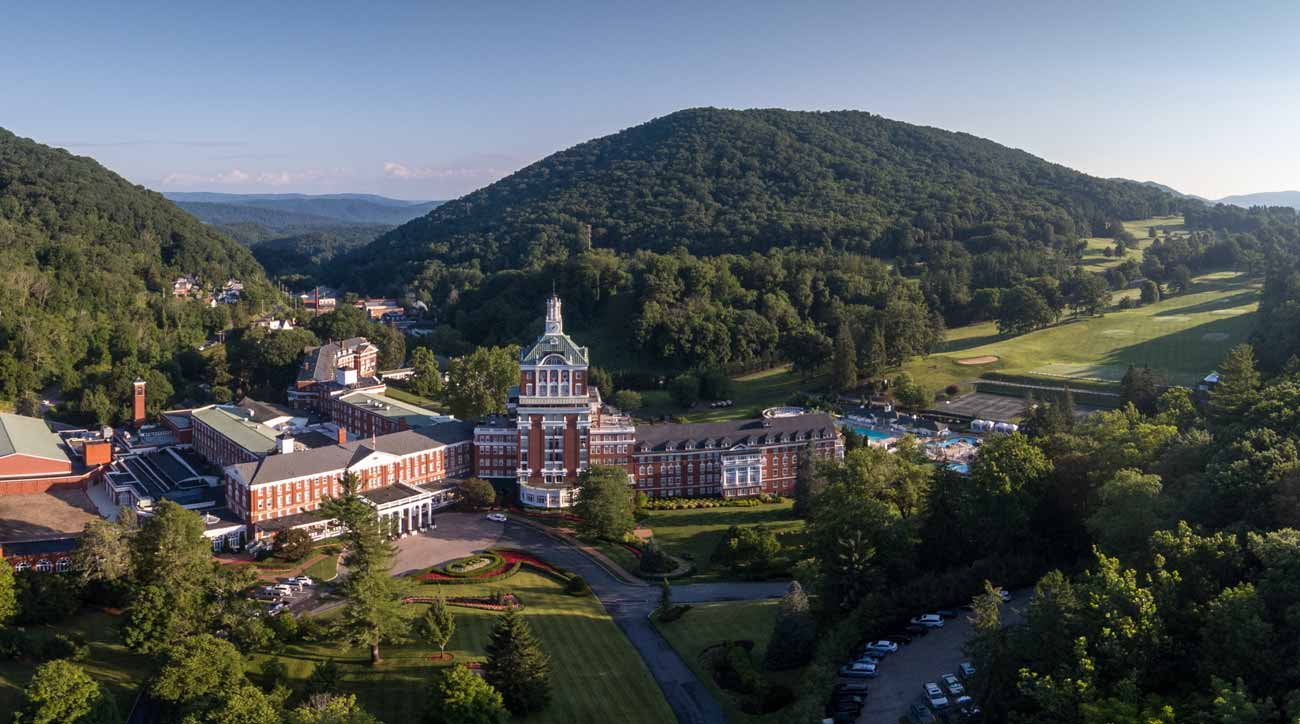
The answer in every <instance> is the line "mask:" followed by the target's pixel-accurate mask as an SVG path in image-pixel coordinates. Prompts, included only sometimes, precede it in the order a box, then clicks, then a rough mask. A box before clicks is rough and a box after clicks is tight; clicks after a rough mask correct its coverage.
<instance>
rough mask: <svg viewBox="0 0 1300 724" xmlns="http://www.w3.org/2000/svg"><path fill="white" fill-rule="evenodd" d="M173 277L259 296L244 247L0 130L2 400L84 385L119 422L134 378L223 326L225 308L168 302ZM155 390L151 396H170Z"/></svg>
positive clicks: (94, 167)
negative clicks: (228, 283)
mask: <svg viewBox="0 0 1300 724" xmlns="http://www.w3.org/2000/svg"><path fill="white" fill-rule="evenodd" d="M180 274H195V275H197V276H198V277H199V279H200V280H201V281H202V282H203V283H206V284H209V285H211V284H214V283H216V284H220V283H221V282H224V281H225V280H226V279H228V278H230V277H235V278H238V279H241V280H242V281H244V282H245V285H246V290H247V291H246V294H247V296H248V297H249V298H250V299H255V298H256V297H257V296H258V295H259V294H262V293H264V292H265V291H266V290H265V286H264V284H263V282H262V271H261V269H260V268H259V267H258V265H257V262H256V261H255V260H254V259H253V256H252V254H250V253H249V252H248V250H247V249H244V248H242V247H240V246H239V245H237V244H235V243H234V242H232V241H230V240H229V239H226V238H225V237H223V236H221V235H220V234H219V233H217V232H216V231H214V230H213V229H211V228H210V227H206V226H204V225H203V224H201V223H199V222H198V221H197V220H195V219H194V218H193V217H191V216H190V215H188V214H186V213H184V212H182V211H180V210H179V209H177V208H176V207H175V206H174V205H172V204H171V203H169V202H168V201H167V200H166V199H164V198H163V197H162V196H161V195H159V194H156V193H153V192H151V191H148V190H146V189H144V188H142V187H140V186H136V185H133V184H131V183H129V182H128V181H126V180H125V179H123V178H121V177H120V176H118V175H117V174H114V173H113V172H111V171H109V170H108V169H105V168H104V167H103V166H101V165H99V164H98V163H96V162H95V161H94V160H93V159H90V158H86V157H81V156H74V155H72V154H70V153H68V152H67V151H64V150H61V149H55V148H50V147H48V146H43V145H41V144H39V143H36V142H34V141H32V140H29V139H25V138H19V137H18V136H15V135H14V134H12V133H10V132H8V131H5V130H3V129H0V399H7V400H12V399H14V398H15V397H16V396H18V395H20V394H22V393H29V392H31V391H34V390H37V389H40V388H41V387H42V386H44V385H45V384H48V383H51V382H58V383H59V385H60V386H61V388H62V389H64V390H65V391H69V392H71V393H73V394H74V395H75V394H76V393H77V392H78V391H79V390H81V389H82V388H83V387H91V388H95V390H96V392H95V399H94V400H92V401H91V405H92V407H94V408H96V409H97V411H102V412H104V413H105V414H104V415H103V417H102V418H101V419H104V420H111V419H113V418H114V417H116V412H117V411H118V410H119V409H120V408H118V407H117V405H118V403H119V402H120V403H123V404H124V403H125V402H126V400H127V398H126V392H128V391H129V389H130V384H129V383H130V380H131V379H132V378H133V377H134V375H136V374H145V373H146V371H147V370H151V369H153V368H155V367H157V366H159V365H162V364H164V363H167V362H168V361H169V360H171V359H172V357H173V355H174V354H175V353H176V352H177V351H178V350H180V349H184V348H192V347H193V346H194V345H197V344H198V343H200V342H202V341H203V339H205V338H206V336H207V335H208V334H209V333H210V332H212V331H214V330H215V329H220V328H222V327H223V326H225V325H227V324H229V321H230V315H231V313H232V310H231V309H230V308H229V307H226V306H224V305H223V306H222V307H221V308H218V309H215V310H212V309H207V308H205V307H203V306H202V305H198V304H187V303H185V302H181V301H177V300H173V299H171V297H170V291H171V283H172V281H173V280H174V279H175V278H176V277H177V276H178V275H180ZM250 303H251V302H250ZM110 387H111V391H108V390H107V388H110ZM154 387H156V388H157V390H156V391H154V390H151V400H154V401H156V400H158V399H165V397H166V395H167V394H170V390H169V389H166V390H165V389H164V387H163V385H162V384H159V385H155V386H154ZM168 387H170V386H168ZM123 388H124V389H123ZM119 393H120V394H121V396H120V397H118V396H117V395H118V394H119ZM156 395H163V397H162V398H157V397H156Z"/></svg>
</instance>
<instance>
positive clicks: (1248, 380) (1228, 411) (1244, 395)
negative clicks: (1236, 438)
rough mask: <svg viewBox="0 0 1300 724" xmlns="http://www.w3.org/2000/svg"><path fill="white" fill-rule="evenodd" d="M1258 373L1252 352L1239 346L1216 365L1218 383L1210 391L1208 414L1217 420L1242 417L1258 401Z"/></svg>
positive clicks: (1243, 345) (1246, 346)
mask: <svg viewBox="0 0 1300 724" xmlns="http://www.w3.org/2000/svg"><path fill="white" fill-rule="evenodd" d="M1259 386H1260V379H1259V371H1258V370H1256V369H1255V350H1254V349H1252V348H1251V346H1250V345H1248V344H1239V345H1237V346H1236V347H1233V348H1232V350H1230V351H1229V352H1228V356H1227V357H1225V358H1224V360H1223V362H1222V363H1220V365H1219V383H1218V384H1217V385H1215V386H1214V390H1213V391H1211V392H1210V412H1211V413H1212V414H1213V415H1214V417H1216V418H1218V419H1219V420H1220V421H1224V422H1226V421H1229V420H1231V419H1232V418H1236V417H1239V416H1241V415H1242V414H1243V413H1245V412H1246V411H1247V410H1249V409H1250V408H1251V407H1252V406H1253V405H1254V404H1255V403H1256V402H1257V401H1258V400H1259Z"/></svg>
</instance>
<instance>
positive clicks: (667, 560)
mask: <svg viewBox="0 0 1300 724" xmlns="http://www.w3.org/2000/svg"><path fill="white" fill-rule="evenodd" d="M676 568H677V561H676V560H674V559H673V557H672V556H670V555H668V553H667V552H665V551H664V549H663V546H660V545H659V544H658V543H656V542H655V540H654V539H653V538H651V539H650V540H648V541H646V544H645V545H644V546H643V547H642V548H641V563H640V569H641V572H642V573H653V574H662V573H671V572H672V571H673V570H674V569H676Z"/></svg>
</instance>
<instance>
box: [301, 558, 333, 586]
mask: <svg viewBox="0 0 1300 724" xmlns="http://www.w3.org/2000/svg"><path fill="white" fill-rule="evenodd" d="M338 572H339V559H338V556H325V557H324V558H322V559H320V560H319V561H316V562H315V563H313V564H311V565H310V566H307V570H305V571H303V572H302V574H303V575H304V576H307V577H309V578H311V579H312V580H314V581H328V580H330V579H331V578H333V577H334V576H336V575H338Z"/></svg>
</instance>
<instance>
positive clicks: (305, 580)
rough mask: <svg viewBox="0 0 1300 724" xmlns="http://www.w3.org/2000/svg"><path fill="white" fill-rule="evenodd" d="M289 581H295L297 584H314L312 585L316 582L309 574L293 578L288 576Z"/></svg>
mask: <svg viewBox="0 0 1300 724" xmlns="http://www.w3.org/2000/svg"><path fill="white" fill-rule="evenodd" d="M289 582H290V583H296V584H298V585H299V586H314V585H316V582H315V581H313V580H312V579H311V577H310V576H294V577H293V578H290V579H289Z"/></svg>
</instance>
